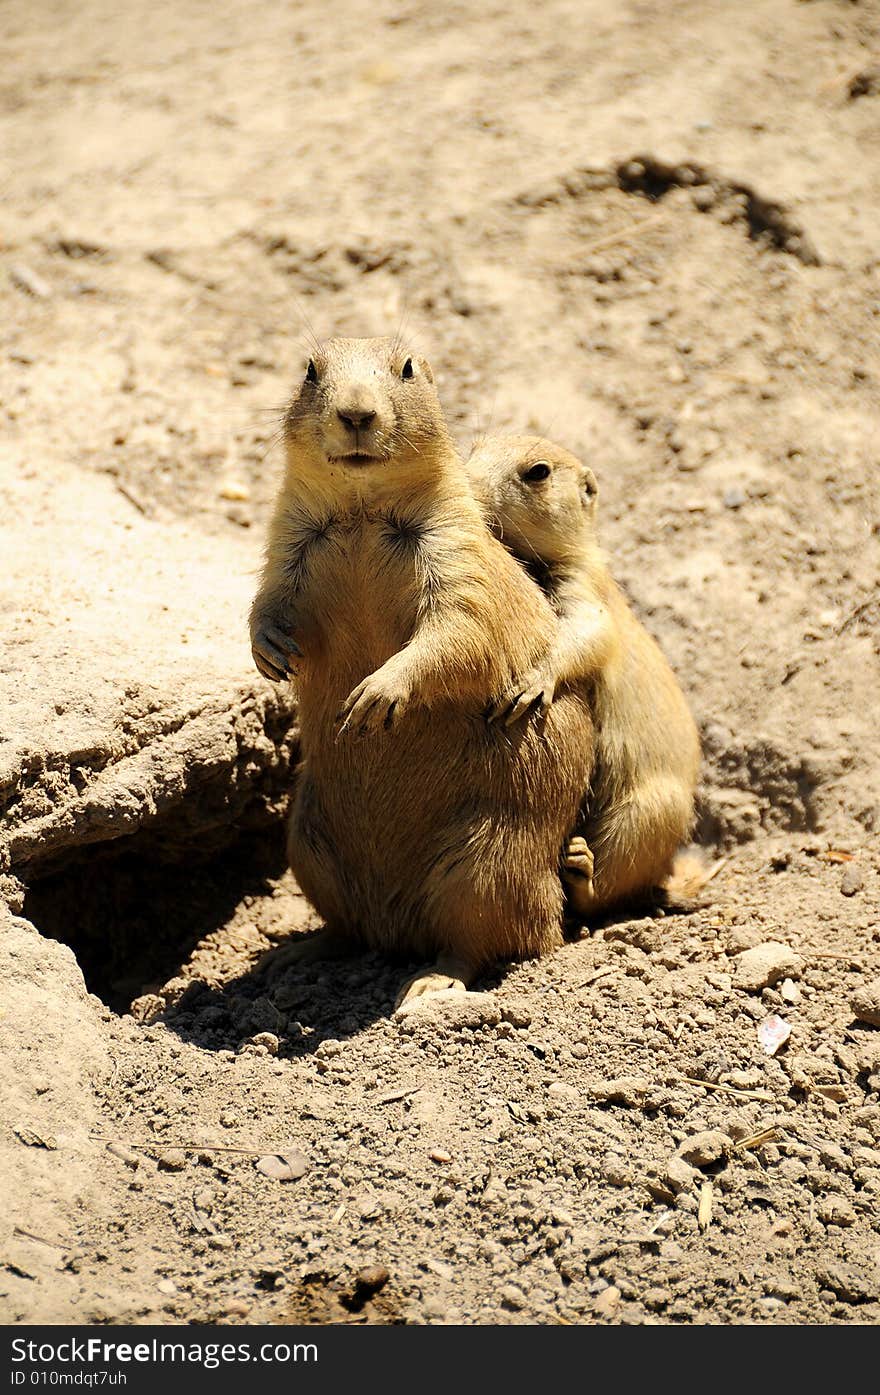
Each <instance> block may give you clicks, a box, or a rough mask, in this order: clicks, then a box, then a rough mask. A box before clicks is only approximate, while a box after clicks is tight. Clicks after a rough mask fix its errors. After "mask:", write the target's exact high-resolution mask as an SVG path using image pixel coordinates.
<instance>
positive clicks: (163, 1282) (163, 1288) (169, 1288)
mask: <svg viewBox="0 0 880 1395" xmlns="http://www.w3.org/2000/svg"><path fill="white" fill-rule="evenodd" d="M156 1287H157V1289H158V1290H159V1292H160V1293H167V1294H171V1293H176V1292H177V1284H176V1283H175V1282H174V1280H173V1279H160V1280H159V1282H158V1283H157V1285H156Z"/></svg>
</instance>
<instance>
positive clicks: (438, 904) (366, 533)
mask: <svg viewBox="0 0 880 1395" xmlns="http://www.w3.org/2000/svg"><path fill="white" fill-rule="evenodd" d="M284 438H285V451H286V469H285V475H284V480H283V483H282V486H281V490H280V493H279V495H278V499H277V502H276V505H275V510H274V514H273V517H272V520H271V524H270V528H269V540H268V548H267V559H266V564H265V567H264V570H263V576H262V581H261V584H260V588H259V591H258V594H257V596H256V599H255V600H254V603H253V607H252V610H251V638H252V647H253V654H254V660H255V662H256V664H257V667H258V668H259V669H260V672H261V673H263V674H264V675H265V676H266V677H267V678H270V679H272V680H275V681H277V680H280V679H282V678H287V677H290V676H291V675H293V676H294V681H295V683H296V688H297V691H298V697H299V720H300V735H301V748H302V755H303V770H302V775H301V779H300V782H299V785H298V788H297V792H296V796H295V799H294V804H293V810H292V814H291V819H290V826H289V835H288V856H289V860H290V865H291V867H292V869H293V872H294V875H295V876H296V878H297V881H298V882H299V884H300V886H301V888H302V890H303V892H304V893H305V895H306V896H307V897H308V899H309V900H310V901H311V902H312V904H313V905H314V906H315V907H316V908H317V910H318V911H319V913H320V914H321V915H322V916H323V918H324V920H325V922H326V925H327V929H328V932H329V934H330V936H335V938H336V940H337V941H340V940H345V939H348V940H354V941H355V942H356V943H361V944H366V945H369V946H372V947H375V948H378V949H384V950H387V951H391V952H399V953H403V954H406V955H410V956H413V955H420V956H424V957H426V958H427V957H429V956H437V957H438V966H437V969H436V970H435V971H433V972H432V973H428V974H423V975H419V976H418V977H417V979H416V980H414V981H413V983H412V984H411V985H410V987H409V989H408V992H407V995H406V996H414V995H418V994H421V993H423V992H425V991H435V990H437V989H439V988H446V987H449V986H450V985H451V986H457V987H463V986H464V985H466V984H467V983H468V982H469V981H470V980H471V979H472V978H473V977H474V975H475V974H476V973H477V972H478V971H479V970H480V969H482V968H484V967H486V966H487V965H489V964H491V963H493V962H495V961H497V960H504V959H518V958H525V957H531V956H534V955H539V954H542V953H544V952H546V951H547V950H549V949H551V948H553V947H555V946H556V945H558V944H561V943H562V926H563V891H562V885H561V883H560V879H559V859H560V855H561V852H562V849H563V846H564V845H565V843H566V840H567V838H568V835H569V833H570V831H571V829H572V827H573V826H574V823H575V820H576V818H577V813H578V808H579V805H580V802H581V798H582V795H583V790H584V789H585V787H586V785H587V782H588V780H589V776H590V769H591V766H592V753H593V724H592V719H591V716H590V710H589V705H588V703H587V702H586V701H585V699H584V697H583V696H582V695H581V694H580V693H579V692H578V691H575V690H574V689H572V691H571V692H569V693H568V694H562V695H560V697H559V700H558V701H556V702H554V704H553V706H552V709H551V710H550V712H549V714H548V719H547V724H546V727H545V728H544V730H543V731H542V730H539V726H538V723H537V722H536V721H534V720H533V721H527V722H522V723H520V724H519V725H518V726H517V727H515V728H513V727H511V728H507V727H504V726H503V725H499V724H497V723H496V724H492V723H487V722H486V720H485V716H484V712H485V709H486V707H487V705H489V704H491V702H492V700H493V699H494V698H496V697H497V695H498V693H499V692H501V691H506V690H507V689H508V688H509V687H510V684H511V681H512V675H513V674H514V673H518V672H523V671H529V670H531V669H533V668H534V667H535V666H536V665H537V664H538V663H539V661H540V659H541V656H542V655H543V654H544V653H545V652H546V651H547V650H548V649H549V647H550V645H551V644H552V641H553V636H554V634H555V631H556V628H557V625H556V619H555V616H554V613H553V610H552V608H551V605H550V603H549V602H548V600H547V599H546V597H545V596H544V595H543V594H542V593H541V592H540V591H539V590H538V588H537V587H535V586H534V585H533V584H532V582H531V581H530V580H529V578H528V577H527V576H526V575H525V573H524V572H523V570H522V568H521V567H520V566H519V565H518V563H517V562H516V561H515V560H514V558H513V557H511V555H510V553H509V552H507V551H506V549H505V548H504V547H503V546H502V545H501V544H500V543H499V542H498V541H497V540H496V539H495V538H493V537H492V536H491V535H490V533H489V532H488V530H487V529H486V526H485V524H484V522H483V517H482V514H481V512H480V509H479V506H478V505H477V502H476V500H475V499H474V497H473V494H472V493H471V490H470V487H469V484H468V479H467V475H466V473H465V471H464V467H463V466H462V464H461V461H460V460H459V458H458V456H457V454H456V452H455V449H454V447H453V445H452V442H451V439H450V437H449V433H448V430H447V427H446V424H445V421H444V418H443V414H442V411H441V407H440V402H439V399H438V397H437V393H436V390H435V388H434V384H433V376H432V374H431V370H430V368H429V366H428V364H427V363H426V362H425V361H424V360H423V359H421V358H419V357H417V356H415V355H413V354H411V353H409V352H407V351H406V350H405V349H403V348H401V347H400V346H399V345H398V344H397V343H396V342H392V341H390V340H387V339H333V340H330V341H328V342H327V343H325V344H323V345H322V346H321V347H320V349H319V350H316V351H315V354H314V356H313V358H312V359H311V360H310V361H309V365H308V369H307V371H306V374H305V377H304V379H303V381H302V383H301V385H300V387H299V388H298V390H297V392H296V394H295V396H294V398H293V401H292V403H291V405H290V408H289V410H288V412H287V416H286V418H285V424H284ZM299 950H300V946H298V945H295V944H294V945H293V946H292V954H293V955H294V956H296V955H297V953H298V951H299Z"/></svg>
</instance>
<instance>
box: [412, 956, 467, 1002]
mask: <svg viewBox="0 0 880 1395" xmlns="http://www.w3.org/2000/svg"><path fill="white" fill-rule="evenodd" d="M473 977H474V970H473V969H472V968H471V966H470V965H469V964H465V962H464V961H463V960H462V959H453V958H452V957H447V956H441V958H439V959H438V960H437V963H436V964H431V965H429V966H428V967H427V968H425V969H420V970H419V972H418V973H417V974H413V976H412V978H409V979H407V981H406V983H405V984H404V985H403V987H402V988H401V990H400V992H399V993H398V995H397V997H396V998H395V1000H394V1007H395V1010H399V1009H400V1008H402V1007H403V1006H404V1005H407V1006H409V1004H411V1003H415V1002H417V1001H418V999H419V998H427V997H429V996H431V995H433V994H435V993H448V992H450V991H452V992H454V993H466V992H467V986H468V984H469V983H470V982H471V981H472V979H473Z"/></svg>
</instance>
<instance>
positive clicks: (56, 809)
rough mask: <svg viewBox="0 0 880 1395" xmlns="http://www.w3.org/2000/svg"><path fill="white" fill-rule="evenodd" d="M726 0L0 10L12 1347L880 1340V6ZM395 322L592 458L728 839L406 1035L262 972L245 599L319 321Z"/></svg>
mask: <svg viewBox="0 0 880 1395" xmlns="http://www.w3.org/2000/svg"><path fill="white" fill-rule="evenodd" d="M732 8H734V7H731V6H730V5H729V4H728V3H724V0H701V2H700V3H687V0H682V3H678V4H676V5H674V6H670V5H669V4H666V3H660V0H642V3H636V0H631V3H622V4H619V5H613V6H610V5H607V4H605V3H599V0H548V2H547V3H546V4H543V5H541V6H535V5H530V4H524V3H520V2H519V0H508V3H505V4H503V5H501V4H493V3H487V4H485V5H480V6H476V5H471V4H467V3H461V4H449V5H443V6H437V5H435V4H428V3H426V0H412V3H408V2H407V0H404V2H403V3H395V4H391V3H387V0H380V3H378V4H375V3H370V4H369V5H368V4H366V3H358V0H337V2H336V3H334V4H333V5H331V6H327V5H326V4H317V3H315V2H314V0H304V3H301V4H296V5H291V4H287V5H275V6H273V7H270V8H268V9H264V10H255V9H254V7H253V6H252V5H249V4H244V3H241V0H224V3H223V4H222V5H217V4H210V5H209V4H200V5H197V4H188V5H183V4H169V3H161V0H160V2H159V3H156V4H153V5H151V6H150V7H149V8H145V7H141V6H135V5H132V4H130V3H123V4H109V3H100V0H82V3H78V4H77V5H73V4H70V3H55V4H50V3H47V2H46V0H44V2H43V3H37V4H33V5H30V6H27V7H24V6H21V5H17V4H12V3H6V4H3V5H2V6H0V17H2V27H3V35H4V51H5V62H4V76H3V80H2V83H0V119H2V133H0V149H2V152H3V153H2V169H3V213H2V223H0V239H2V240H0V306H2V311H0V337H2V348H3V357H4V367H3V376H2V383H0V415H2V419H3V425H4V430H3V436H2V442H0V472H2V473H0V493H2V501H3V510H2V528H3V530H4V531H3V538H4V553H5V555H6V557H7V558H9V557H11V558H12V566H11V567H10V566H9V564H8V563H7V566H6V567H5V568H4V569H3V570H4V575H3V578H2V588H0V611H2V615H3V622H4V623H3V634H2V635H0V693H2V696H3V712H2V716H0V810H2V816H3V824H4V827H3V830H2V835H3V836H2V837H0V845H2V847H0V852H2V854H3V856H2V857H0V888H3V889H4V892H5V894H6V896H7V900H8V904H9V907H10V910H11V911H13V912H15V913H16V914H15V917H14V918H13V917H10V918H7V919H6V920H5V921H4V923H3V927H2V931H0V934H2V938H3V951H4V958H3V967H2V975H0V993H2V1002H0V1006H2V1017H0V1046H2V1057H0V1062H2V1064H0V1082H2V1084H3V1086H4V1094H3V1100H4V1103H3V1108H2V1121H0V1129H2V1139H0V1170H2V1175H3V1186H2V1190H3V1194H4V1195H5V1196H6V1197H8V1198H9V1199H10V1204H9V1206H8V1207H7V1206H4V1208H3V1210H4V1212H5V1214H4V1216H3V1218H2V1220H0V1317H2V1318H3V1319H4V1320H5V1321H7V1322H21V1321H29V1320H44V1321H49V1322H79V1323H87V1322H120V1321H135V1322H144V1321H161V1322H168V1323H181V1322H223V1323H230V1324H235V1323H241V1322H256V1321H268V1322H281V1323H286V1322H299V1321H306V1322H327V1321H354V1322H364V1321H369V1322H408V1323H424V1322H430V1323H437V1322H451V1323H456V1322H467V1323H472V1322H478V1323H523V1322H538V1323H557V1322H563V1323H591V1322H627V1323H645V1322H648V1323H658V1322H659V1323H735V1322H761V1323H822V1322H831V1323H872V1322H876V1321H877V1320H878V1318H880V1220H878V1215H880V1030H878V1026H880V1001H878V999H880V984H878V975H880V863H878V832H880V761H878V751H877V723H878V703H877V691H878V687H877V684H878V677H880V675H878V656H880V631H878V621H880V601H878V591H877V587H878V583H880V549H878V534H880V522H878V520H880V509H878V503H880V470H878V463H880V462H878V446H877V441H878V432H877V425H878V406H880V352H878V327H880V325H878V317H880V259H878V255H877V237H876V229H877V225H878V216H880V9H878V7H877V5H876V4H874V3H861V4H858V3H843V0H813V3H795V0H744V2H743V3H742V4H740V5H738V6H736V7H735V10H736V16H735V19H734V18H733V17H732ZM401 324H402V325H403V327H404V332H405V333H406V334H407V335H408V336H409V337H410V339H411V341H412V342H413V343H414V344H415V345H416V346H417V348H418V349H419V350H420V351H421V352H424V353H426V354H427V355H428V356H429V357H430V359H431V360H432V362H433V364H434V365H435V368H436V371H437V377H438V383H439V387H440V392H441V397H442V400H443V402H444V405H445V408H446V410H447V413H448V416H449V419H450V422H451V423H452V426H453V429H454V432H455V434H456V436H457V438H458V440H459V442H460V444H461V446H462V448H463V449H467V448H468V446H469V445H470V443H471V442H472V440H473V439H474V437H475V436H476V435H477V434H479V433H480V432H481V431H485V430H487V429H490V428H491V429H493V430H503V429H523V428H527V429H534V430H540V431H543V432H545V433H546V434H550V435H552V436H554V437H555V438H557V439H558V440H560V441H562V442H563V443H565V444H566V445H568V446H569V447H570V448H572V449H574V450H576V451H578V452H580V453H581V454H582V455H583V456H584V457H585V458H586V459H588V460H589V462H590V464H591V465H592V466H593V468H594V470H595V472H596V474H597V476H598V478H599V484H600V491H601V495H600V497H601V529H602V539H603V542H604V544H605V546H606V548H607V550H608V553H609V555H610V557H611V559H612V565H613V568H614V571H615V573H616V575H617V576H618V578H619V579H620V580H621V582H622V583H623V584H624V586H625V588H626V590H627V592H628V594H629V595H630V596H631V598H632V601H633V604H634V606H635V608H636V610H637V611H638V613H639V615H640V616H641V617H642V618H643V619H644V621H645V622H646V624H647V625H648V626H649V628H650V629H651V630H652V632H653V633H654V634H655V635H656V636H657V637H658V639H659V640H660V641H661V643H662V644H663V647H664V649H665V651H666V652H667V654H668V655H669V657H670V659H671V661H672V662H673V664H674V666H675V667H676V670H677V672H678V673H679V675H680V677H681V680H682V683H683V685H684V687H685V689H686V691H687V693H688V695H689V698H690V700H691V703H692V706H693V709H694V712H695V715H696V716H697V718H698V720H699V723H700V728H701V732H702V736H703V744H704V756H705V759H704V773H703V782H702V786H701V795H700V808H699V825H698V836H699V838H700V840H701V841H702V842H703V843H704V844H706V846H707V847H709V848H710V849H711V850H713V852H718V853H724V854H726V855H728V858H729V860H728V861H727V863H726V865H725V866H724V868H723V869H722V871H721V872H720V873H719V875H718V876H717V877H716V878H715V880H714V881H713V882H712V883H711V885H710V887H709V888H708V889H707V892H706V895H705V897H704V901H703V903H701V904H700V905H698V906H690V907H682V908H679V909H675V908H672V909H670V910H669V911H668V912H667V913H665V914H664V913H662V912H661V911H659V910H657V911H652V910H651V909H650V908H646V910H645V911H644V912H643V913H641V914H639V915H637V916H635V918H630V917H629V916H627V917H620V918H617V919H616V920H615V921H614V922H612V923H609V924H606V925H604V926H603V927H598V928H596V927H593V928H592V931H587V932H585V934H584V937H583V938H581V939H580V940H578V941H576V942H574V943H571V944H570V945H568V946H567V947H566V948H565V949H564V950H562V951H560V952H559V953H558V954H556V955H554V956H553V957H551V958H549V959H547V960H545V961H542V962H539V963H530V964H525V965H520V966H516V967H513V968H510V969H508V970H505V971H502V972H499V973H498V974H497V975H496V976H495V977H493V978H491V979H488V980H485V981H483V982H481V983H480V984H478V985H477V988H478V989H479V990H480V991H479V992H477V993H475V994H473V995H470V996H469V997H468V998H467V999H463V1000H462V1001H461V1002H460V1003H458V1004H457V1005H455V1006H454V1007H447V1008H446V1009H445V1010H444V1011H442V1012H440V1011H427V1012H424V1013H421V1014H419V1015H417V1016H415V1017H413V1018H410V1019H408V1020H407V1021H406V1022H404V1023H399V1022H396V1021H394V1020H393V1018H392V1016H391V1012H392V1005H393V1001H394V996H395V993H396V991H397V988H398V987H399V985H400V983H401V981H402V979H403V978H404V977H405V975H406V971H407V970H406V966H400V965H393V964H388V963H385V962H382V961H380V960H378V959H377V958H375V957H374V956H365V957H363V958H361V959H357V960H354V961H351V962H350V963H344V964H341V965H330V966H326V967H315V968H311V969H308V970H300V971H298V972H296V973H294V972H293V971H290V972H289V973H287V974H282V973H279V974H274V975H273V973H272V972H271V967H270V968H269V969H257V967H256V965H257V961H258V960H259V959H260V957H261V955H263V954H264V953H265V951H266V950H267V949H268V948H270V947H271V945H272V944H273V943H275V942H276V941H278V940H279V939H282V938H283V937H284V936H285V935H286V934H287V933H288V932H289V931H290V930H291V929H302V928H305V927H308V926H311V925H313V924H315V921H314V918H313V916H312V915H311V913H310V912H309V909H308V907H307V906H306V905H305V904H304V902H303V900H302V898H301V897H300V896H299V894H298V893H297V890H296V888H295V886H294V885H293V884H292V883H291V881H290V879H289V876H287V875H286V874H285V872H284V865H283V857H282V851H281V850H282V832H281V825H280V822H279V821H278V817H277V816H278V813H279V810H280V807H281V806H280V803H279V801H278V798H277V790H276V789H274V788H273V787H272V771H273V770H274V771H275V772H276V773H277V771H278V769H279V768H280V769H281V770H282V772H284V771H286V768H287V767H286V764H285V762H286V760H287V759H288V758H289V755H290V737H289V731H290V721H291V709H290V706H289V703H288V704H287V707H285V700H284V699H283V698H281V699H279V697H278V696H277V694H273V693H270V692H269V691H268V685H267V684H264V683H263V682H262V680H261V679H259V678H258V677H257V676H256V675H255V674H254V673H253V670H252V667H251V664H250V656H249V652H248V645H247V638H246V624H245V616H246V609H247V604H248V601H249V598H250V595H251V594H252V591H253V589H254V575H255V569H256V568H257V566H258V562H259V550H260V545H261V536H262V530H263V527H264V524H265V519H266V515H267V508H268V504H269V502H270V500H271V497H272V494H273V491H274V488H275V485H276V481H277V474H278V466H279V461H278V454H277V449H276V446H277V427H278V413H279V409H280V407H281V405H282V404H283V403H284V401H285V398H286V397H287V396H288V395H289V392H290V390H291V384H292V383H293V382H294V381H295V380H296V379H297V377H298V375H299V374H300V372H301V370H302V364H303V360H304V354H305V353H306V351H307V350H306V345H307V341H308V335H309V333H310V332H314V333H316V334H318V335H319V336H321V337H324V336H328V335H330V334H333V333H347V334H372V333H381V332H385V331H390V332H395V331H396V330H397V329H398V327H399V326H400V325H401ZM279 704H280V705H279ZM279 763H280V765H279ZM257 787H259V792H260V797H259V799H257V800H256V802H255V801H254V800H252V799H251V793H252V792H253V791H254V790H256V789H257ZM257 805H259V809H257ZM169 811H172V812H173V818H172V817H171V814H170V813H169ZM258 813H259V817H257V814H258ZM273 815H274V818H273ZM224 839H225V843H224ZM221 844H224V845H223V847H222V851H220V852H218V848H219V847H220V846H221ZM175 849H177V851H178V852H180V851H181V850H183V849H185V856H183V857H182V858H180V859H178V861H177V862H176V863H175V862H169V860H168V858H169V854H170V853H173V852H174V851H175ZM4 859H5V860H4ZM767 942H771V943H772V944H773V945H775V949H771V950H767V951H766V952H765V953H764V954H763V955H758V956H757V958H758V960H759V961H760V962H759V963H758V966H757V968H755V969H753V968H752V966H751V958H752V957H753V956H749V957H747V958H746V959H743V958H742V957H741V956H742V955H743V954H746V955H747V956H748V952H749V951H750V950H751V949H752V948H754V947H755V946H757V945H760V944H765V943H767ZM66 946H72V949H70V948H67V947H66ZM74 953H75V955H76V958H75V957H74ZM82 974H84V975H85V983H86V985H87V988H88V990H89V991H88V992H87V991H86V987H84V986H83V978H82ZM132 1003H134V1010H133V1013H130V1012H129V1011H128V1009H129V1007H130V1006H131V1004H132ZM773 1015H776V1016H778V1017H781V1018H783V1019H784V1021H785V1022H786V1023H787V1024H788V1026H789V1027H790V1029H791V1034H790V1038H789V1040H788V1042H787V1044H786V1045H785V1046H784V1047H783V1048H782V1049H781V1050H780V1051H779V1052H778V1054H776V1055H774V1056H770V1055H768V1054H766V1053H765V1051H764V1049H763V1047H762V1044H761V1039H760V1030H761V1028H762V1026H763V1025H764V1024H765V1023H766V1019H767V1018H768V1017H770V1016H773ZM278 1154H285V1155H289V1161H288V1165H287V1167H286V1170H285V1167H284V1166H282V1167H281V1169H280V1170H281V1171H282V1173H284V1174H285V1175H286V1177H287V1180H283V1179H282V1178H279V1177H278V1176H276V1175H267V1171H266V1168H268V1172H269V1173H270V1174H271V1173H272V1172H273V1171H274V1172H275V1173H277V1172H278V1171H279V1167H278V1166H277V1164H276V1165H274V1166H273V1165H272V1164H266V1163H263V1164H260V1165H259V1166H258V1165H257V1164H258V1163H259V1160H260V1159H261V1157H264V1156H275V1155H278ZM297 1174H299V1175H297Z"/></svg>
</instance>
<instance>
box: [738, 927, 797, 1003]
mask: <svg viewBox="0 0 880 1395" xmlns="http://www.w3.org/2000/svg"><path fill="white" fill-rule="evenodd" d="M734 965H735V972H734V979H733V982H734V987H735V988H744V989H745V990H746V992H749V993H760V991H761V989H762V988H772V986H773V984H774V983H778V982H779V980H780V979H782V978H798V977H799V976H800V972H801V968H802V962H801V958H800V955H798V954H795V952H794V950H793V949H792V948H791V947H790V946H789V945H784V944H781V943H780V942H779V941H778V940H765V941H764V942H763V943H762V944H759V945H755V947H754V948H753V949H746V950H743V952H742V953H741V954H737V955H736V956H735V958H734Z"/></svg>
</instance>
